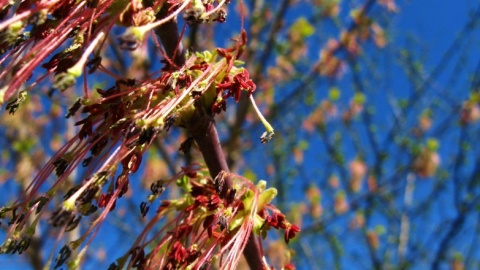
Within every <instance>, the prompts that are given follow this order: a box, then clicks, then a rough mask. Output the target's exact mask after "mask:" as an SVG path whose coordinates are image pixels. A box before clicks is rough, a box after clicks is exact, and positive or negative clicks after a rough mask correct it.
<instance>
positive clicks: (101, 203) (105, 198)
mask: <svg viewBox="0 0 480 270" xmlns="http://www.w3.org/2000/svg"><path fill="white" fill-rule="evenodd" d="M112 195H113V194H112V193H106V194H102V195H100V199H99V200H98V207H102V208H103V207H106V206H107V204H108V203H109V202H110V200H112V199H113V200H114V201H113V204H112V207H111V208H110V211H112V210H113V209H115V204H116V203H117V200H116V199H115V198H113V196H112Z"/></svg>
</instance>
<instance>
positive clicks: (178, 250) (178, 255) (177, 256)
mask: <svg viewBox="0 0 480 270" xmlns="http://www.w3.org/2000/svg"><path fill="white" fill-rule="evenodd" d="M168 257H169V259H170V260H171V261H174V262H176V263H177V264H181V263H182V262H184V261H185V260H186V259H187V250H186V249H185V248H184V247H183V245H182V243H180V242H179V241H176V242H175V243H174V244H173V247H172V251H171V252H170V255H169V256H168Z"/></svg>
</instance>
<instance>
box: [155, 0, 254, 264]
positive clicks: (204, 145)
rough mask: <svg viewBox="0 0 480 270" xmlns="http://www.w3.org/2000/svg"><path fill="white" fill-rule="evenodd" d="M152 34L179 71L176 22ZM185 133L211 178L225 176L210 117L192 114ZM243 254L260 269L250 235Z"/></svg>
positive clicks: (227, 185) (228, 184) (223, 191)
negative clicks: (190, 137) (205, 165)
mask: <svg viewBox="0 0 480 270" xmlns="http://www.w3.org/2000/svg"><path fill="white" fill-rule="evenodd" d="M169 8H170V4H165V5H164V6H163V7H162V9H161V10H160V12H159V13H158V14H157V18H158V19H161V18H164V17H166V15H167V14H168V9H169ZM155 33H156V34H157V35H158V37H159V38H160V41H161V42H162V45H163V47H164V50H165V53H166V55H167V57H169V58H171V59H172V60H173V62H174V63H175V65H177V66H178V67H181V66H183V64H184V63H185V60H186V59H185V55H184V51H183V46H182V43H181V38H180V36H179V32H178V27H177V22H176V21H174V20H172V21H170V22H168V23H166V24H163V25H162V26H160V27H158V28H157V29H156V30H155ZM187 129H188V131H189V132H190V133H191V134H192V136H193V138H194V140H195V142H196V143H197V145H198V147H199V149H200V151H201V152H202V155H203V158H204V160H205V163H206V164H207V167H208V169H209V172H210V175H211V176H212V178H213V179H216V178H217V176H218V175H219V173H221V172H222V171H223V172H226V173H228V172H229V169H228V165H227V162H226V160H225V156H224V153H223V150H222V147H221V144H220V140H219V138H218V134H217V129H216V127H215V121H214V120H213V117H212V116H211V115H208V114H207V113H206V112H204V111H202V110H200V109H198V110H197V111H196V112H195V113H194V115H193V117H192V119H191V121H190V124H189V125H188V126H187ZM223 180H224V182H223V184H222V185H221V187H220V189H219V191H220V192H219V193H220V194H219V195H220V197H222V198H225V196H226V195H227V193H228V191H229V190H230V189H232V181H231V178H230V177H229V176H228V175H227V176H226V177H224V179H223ZM243 254H244V256H245V258H246V260H247V263H248V265H249V267H250V269H254V270H256V269H259V270H260V269H263V260H262V255H261V254H262V251H261V248H260V245H259V244H258V242H257V241H255V236H254V235H253V233H251V234H250V236H249V239H248V242H247V245H246V246H245V249H244V251H243Z"/></svg>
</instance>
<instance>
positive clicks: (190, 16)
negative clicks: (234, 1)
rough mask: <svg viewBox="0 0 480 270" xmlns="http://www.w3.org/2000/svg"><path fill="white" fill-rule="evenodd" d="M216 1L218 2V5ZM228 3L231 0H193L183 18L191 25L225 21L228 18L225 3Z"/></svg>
mask: <svg viewBox="0 0 480 270" xmlns="http://www.w3.org/2000/svg"><path fill="white" fill-rule="evenodd" d="M214 2H218V3H217V5H216V6H215V5H214ZM228 3H230V1H229V0H222V1H212V0H193V1H191V2H190V4H189V5H188V7H187V8H186V9H185V12H184V15H183V18H184V19H185V21H187V23H188V24H190V25H194V24H199V23H205V22H215V21H217V22H220V23H223V22H225V21H226V19H227V11H226V8H225V5H226V4H228Z"/></svg>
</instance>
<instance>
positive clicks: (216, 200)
mask: <svg viewBox="0 0 480 270" xmlns="http://www.w3.org/2000/svg"><path fill="white" fill-rule="evenodd" d="M220 202H221V199H220V197H218V195H216V194H213V195H212V196H210V200H209V202H208V205H207V209H208V210H209V211H213V210H216V209H217V208H218V205H219V204H220Z"/></svg>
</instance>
